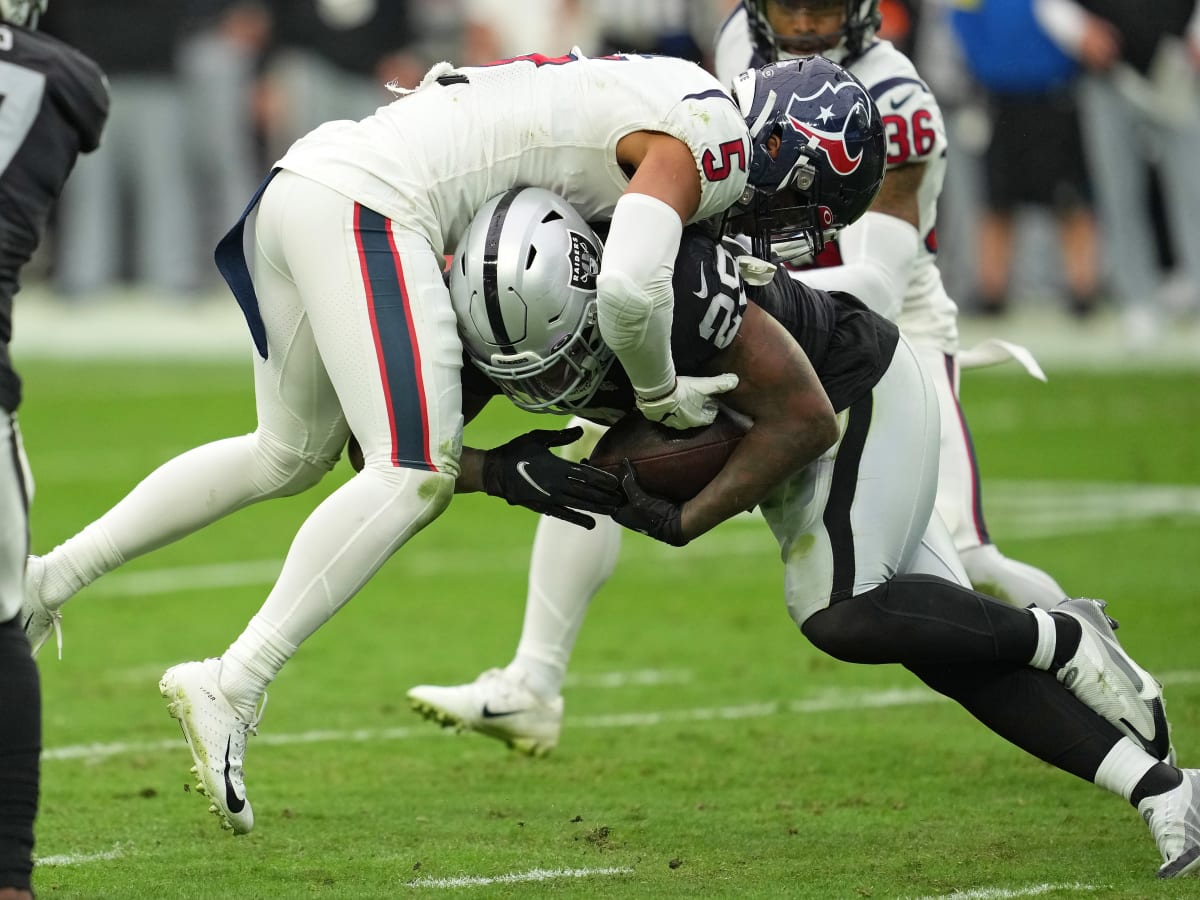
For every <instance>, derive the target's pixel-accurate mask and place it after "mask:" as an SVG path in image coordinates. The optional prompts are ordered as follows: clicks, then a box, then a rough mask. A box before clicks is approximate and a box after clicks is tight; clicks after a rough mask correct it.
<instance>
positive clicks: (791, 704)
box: [42, 670, 1200, 763]
mask: <svg viewBox="0 0 1200 900" xmlns="http://www.w3.org/2000/svg"><path fill="white" fill-rule="evenodd" d="M1159 678H1160V680H1161V681H1162V682H1163V684H1166V685H1171V684H1188V683H1195V682H1197V681H1200V671H1194V670H1184V671H1180V672H1164V673H1162V674H1161V675H1160V676H1159ZM943 702H948V701H947V700H946V698H945V697H943V696H942V695H941V694H935V693H934V692H933V691H930V690H926V689H924V688H892V689H888V690H882V691H844V690H830V691H827V692H825V693H822V694H818V695H816V696H813V697H805V698H803V699H799V700H766V701H762V702H758V703H744V704H739V705H736V706H715V707H692V708H690V709H673V710H663V711H659V712H628V713H612V714H608V715H594V716H574V717H572V718H571V719H570V720H569V722H568V727H570V728H653V727H655V726H658V725H668V724H677V723H681V722H714V721H722V720H725V721H729V720H739V719H762V718H767V717H768V716H776V715H780V714H782V713H790V714H793V715H811V714H814V713H828V712H850V711H853V710H860V709H887V708H895V707H901V706H915V705H924V704H929V703H943ZM449 734H453V732H452V731H450V730H448V729H441V728H437V727H435V726H434V725H432V724H429V725H416V726H413V727H397V728H357V729H350V730H345V729H327V730H316V731H301V732H293V733H290V734H287V733H285V734H273V733H271V732H265V733H263V734H261V735H258V736H257V737H256V738H255V739H254V743H255V745H256V746H263V745H276V746H290V745H296V744H326V743H332V742H335V741H341V742H347V741H348V742H352V743H371V742H376V741H378V742H385V741H404V740H410V739H412V738H430V737H440V736H444V735H449ZM181 747H182V744H181V743H180V740H179V738H172V739H170V740H161V741H116V742H112V743H94V744H68V745H66V746H62V747H49V748H47V749H46V750H45V751H43V752H42V761H43V762H59V761H66V760H83V761H85V762H88V763H96V762H99V761H100V760H102V759H106V758H108V757H113V756H129V755H135V754H153V753H174V752H177V751H178V750H180V748H181Z"/></svg>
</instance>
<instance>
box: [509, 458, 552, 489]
mask: <svg viewBox="0 0 1200 900" xmlns="http://www.w3.org/2000/svg"><path fill="white" fill-rule="evenodd" d="M527 468H529V463H528V461H526V460H524V459H523V460H521V461H520V462H519V463H517V474H518V475H520V476H521V477H522V478H524V479H525V480H526V481H527V482H529V484H530V486H531V487H532V488H533V489H534V490H535V491H539V492H541V493H543V494H545V495H546V496H547V497H549V496H550V492H549V491H548V490H546V489H545V488H544V487H542V486H541V485H540V484H538V483H537V482H536V481H534V480H533V478H532V477H530V475H529V473H528V472H526V471H525V470H526V469H527Z"/></svg>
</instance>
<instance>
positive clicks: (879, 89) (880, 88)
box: [871, 78, 929, 103]
mask: <svg viewBox="0 0 1200 900" xmlns="http://www.w3.org/2000/svg"><path fill="white" fill-rule="evenodd" d="M902 84H911V85H915V86H916V87H919V88H920V89H921V90H923V91H925V92H926V93H929V88H928V87H926V85H925V82H923V81H921V79H919V78H887V79H884V80H883V81H881V82H879V84H876V85H874V86H872V87H871V99H872V100H874V101H875V102H876V103H878V102H879V98H880V97H882V96H883V95H884V94H886V93H887V92H888V91H890V90H891V89H892V88H894V87H897V86H899V85H902Z"/></svg>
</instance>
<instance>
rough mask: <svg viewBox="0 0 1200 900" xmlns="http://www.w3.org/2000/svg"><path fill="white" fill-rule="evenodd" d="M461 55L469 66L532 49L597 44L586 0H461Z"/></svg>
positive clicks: (585, 47) (548, 50)
mask: <svg viewBox="0 0 1200 900" xmlns="http://www.w3.org/2000/svg"><path fill="white" fill-rule="evenodd" d="M463 19H464V28H463V36H464V37H463V54H464V59H465V60H466V61H467V63H468V64H469V65H480V64H482V63H487V62H492V61H493V60H497V59H506V58H508V57H512V56H520V55H522V54H525V53H531V52H533V51H535V50H536V51H540V52H542V53H547V54H548V55H553V54H552V53H551V51H555V52H558V53H563V54H565V53H568V52H570V50H571V48H572V47H575V46H578V47H579V48H580V49H581V50H583V52H584V53H586V54H592V53H595V52H596V50H597V47H598V44H599V42H598V38H597V34H596V29H595V24H594V19H593V16H592V14H591V11H590V10H589V9H588V4H587V3H586V2H585V0H522V2H521V4H520V5H519V6H518V5H517V4H514V3H513V2H512V0H464V2H463Z"/></svg>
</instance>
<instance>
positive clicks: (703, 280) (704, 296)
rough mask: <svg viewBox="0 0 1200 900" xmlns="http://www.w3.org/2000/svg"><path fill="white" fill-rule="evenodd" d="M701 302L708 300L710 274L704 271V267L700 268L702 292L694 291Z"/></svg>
mask: <svg viewBox="0 0 1200 900" xmlns="http://www.w3.org/2000/svg"><path fill="white" fill-rule="evenodd" d="M692 293H693V294H695V295H696V296H697V297H699V298H700V299H701V300H707V299H708V273H707V272H705V271H704V266H701V267H700V290H698V291H692Z"/></svg>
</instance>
